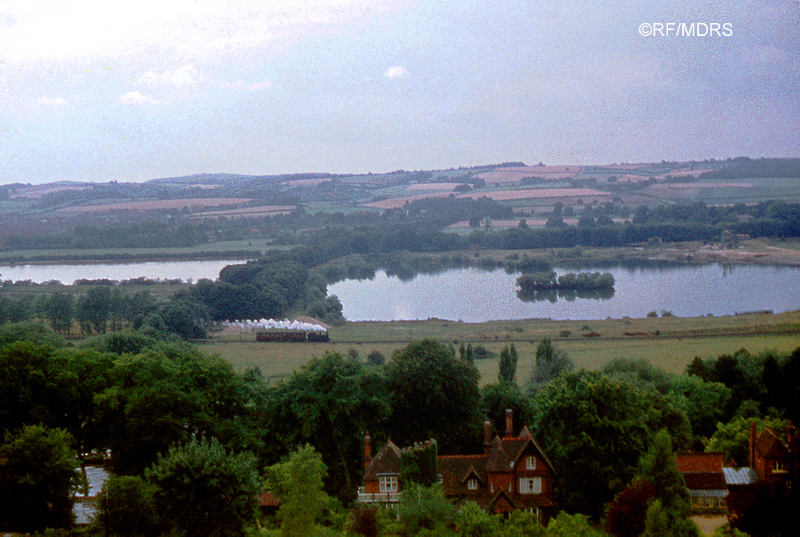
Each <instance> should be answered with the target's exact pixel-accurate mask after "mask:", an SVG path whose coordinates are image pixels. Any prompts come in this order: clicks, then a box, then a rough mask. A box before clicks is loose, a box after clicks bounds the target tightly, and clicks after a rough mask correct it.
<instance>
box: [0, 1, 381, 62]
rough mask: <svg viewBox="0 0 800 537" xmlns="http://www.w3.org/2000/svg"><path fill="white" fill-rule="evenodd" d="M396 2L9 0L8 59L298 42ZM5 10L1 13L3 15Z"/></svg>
mask: <svg viewBox="0 0 800 537" xmlns="http://www.w3.org/2000/svg"><path fill="white" fill-rule="evenodd" d="M381 4H387V6H388V7H389V8H391V6H392V4H393V2H392V1H391V0H349V1H343V0H315V1H314V2H308V1H307V0H263V1H259V2H253V1H251V0H169V1H164V0H139V1H137V2H108V1H107V0H70V1H68V2H67V1H64V0H38V1H34V0H4V1H3V2H2V3H1V4H0V8H2V10H3V12H4V14H6V13H7V14H8V15H5V17H4V18H3V19H0V27H2V29H3V31H2V32H0V50H2V51H3V59H4V60H5V61H13V62H26V61H40V60H48V61H62V60H67V59H86V58H88V57H118V56H122V55H130V54H135V53H138V52H144V53H146V54H148V55H150V56H152V54H153V52H166V53H167V54H172V55H175V54H177V55H179V56H183V57H203V56H205V55H206V54H209V53H214V52H218V51H232V50H242V49H245V48H251V47H258V46H262V45H264V44H266V43H272V42H275V41H276V40H278V39H293V38H294V37H296V35H297V33H298V29H301V28H303V27H305V26H308V25H319V24H325V25H330V26H331V27H335V26H336V25H337V24H338V23H339V22H341V21H345V20H352V19H355V18H358V17H362V16H370V15H371V14H374V13H375V12H378V11H381V10H382V9H383V8H384V7H387V6H383V5H381ZM4 14H0V17H3V16H4Z"/></svg>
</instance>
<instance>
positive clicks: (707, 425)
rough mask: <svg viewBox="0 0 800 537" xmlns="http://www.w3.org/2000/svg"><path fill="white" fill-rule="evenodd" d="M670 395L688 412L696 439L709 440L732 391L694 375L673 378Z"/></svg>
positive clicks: (718, 383) (670, 381) (669, 389)
mask: <svg viewBox="0 0 800 537" xmlns="http://www.w3.org/2000/svg"><path fill="white" fill-rule="evenodd" d="M668 393H669V394H670V395H672V396H673V397H674V398H675V400H676V402H677V403H678V404H679V405H680V406H681V408H683V410H684V411H685V412H686V416H687V417H688V418H689V422H690V423H691V424H692V434H694V435H695V438H697V437H703V438H708V437H709V436H711V435H712V434H713V433H714V430H715V428H716V427H717V424H718V423H719V422H720V421H721V420H722V419H723V418H724V410H725V406H726V405H727V403H728V400H729V399H730V397H731V389H730V388H728V387H727V386H725V385H724V384H722V383H721V382H705V381H703V380H702V379H701V378H700V377H697V376H694V375H677V376H675V377H673V378H671V379H670V380H669V388H668Z"/></svg>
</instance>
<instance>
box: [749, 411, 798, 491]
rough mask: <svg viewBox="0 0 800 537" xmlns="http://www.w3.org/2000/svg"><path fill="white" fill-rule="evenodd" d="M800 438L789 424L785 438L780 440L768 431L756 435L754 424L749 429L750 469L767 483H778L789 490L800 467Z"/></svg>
mask: <svg viewBox="0 0 800 537" xmlns="http://www.w3.org/2000/svg"><path fill="white" fill-rule="evenodd" d="M798 454H800V437H798V435H797V430H796V429H795V428H794V426H793V425H792V424H791V423H790V424H789V427H787V430H786V437H785V438H780V437H779V436H778V435H777V434H775V433H774V432H773V431H771V430H770V429H765V430H764V431H762V432H761V434H759V435H756V429H755V424H752V425H751V427H750V467H751V468H753V469H754V470H755V471H756V472H758V475H759V477H760V478H761V479H762V480H764V481H766V482H767V483H776V482H780V483H783V484H784V485H786V486H787V488H791V486H792V480H793V479H794V478H795V477H796V475H797V470H798V466H800V457H798Z"/></svg>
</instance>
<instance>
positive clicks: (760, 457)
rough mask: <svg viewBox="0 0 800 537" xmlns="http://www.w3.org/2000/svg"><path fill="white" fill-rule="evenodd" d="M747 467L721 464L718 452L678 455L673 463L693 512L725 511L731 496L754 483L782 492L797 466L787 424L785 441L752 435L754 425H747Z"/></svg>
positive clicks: (797, 441) (797, 448)
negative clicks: (780, 487) (776, 487)
mask: <svg viewBox="0 0 800 537" xmlns="http://www.w3.org/2000/svg"><path fill="white" fill-rule="evenodd" d="M749 444H750V453H749V455H750V456H749V466H748V467H743V468H737V467H735V463H733V462H731V463H730V464H729V465H728V466H725V464H724V458H723V457H724V456H723V454H722V453H680V454H678V455H677V458H676V462H677V466H678V471H679V472H680V473H681V475H683V480H684V481H685V482H686V487H687V488H688V489H689V496H690V497H691V504H692V508H693V509H695V510H699V511H702V510H708V509H727V498H728V497H729V496H730V495H731V494H739V493H743V491H746V490H747V489H748V488H749V487H751V486H752V485H754V484H755V483H756V482H759V481H761V482H766V483H770V484H774V483H780V484H783V485H784V486H785V487H786V490H788V489H790V488H791V487H792V480H793V479H795V477H796V475H797V471H798V467H800V457H798V454H800V437H799V436H798V435H797V431H796V430H795V428H794V427H793V426H792V425H791V424H790V425H789V427H788V428H787V431H786V436H785V438H780V437H779V436H778V435H777V434H775V433H774V432H773V431H772V430H770V429H765V430H764V431H762V432H761V434H756V427H755V423H753V424H751V426H750V442H749Z"/></svg>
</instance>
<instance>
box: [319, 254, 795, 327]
mask: <svg viewBox="0 0 800 537" xmlns="http://www.w3.org/2000/svg"><path fill="white" fill-rule="evenodd" d="M556 271H557V272H558V273H559V274H563V273H564V272H569V271H567V270H563V269H556ZM600 271H601V272H611V273H612V274H613V275H614V278H615V282H616V285H615V292H614V295H613V297H611V298H608V299H591V298H575V299H572V300H570V299H565V298H558V297H556V298H555V301H554V302H551V301H549V300H543V301H529V302H526V301H523V300H521V299H520V298H519V297H518V296H517V290H518V288H517V286H516V279H517V277H518V276H519V274H507V273H506V272H504V271H502V270H495V271H492V272H486V271H482V270H478V269H458V270H450V271H447V272H442V273H439V274H434V275H418V276H417V277H416V278H414V279H413V280H411V281H408V282H403V281H401V280H400V279H398V278H396V277H390V276H387V275H386V273H385V272H378V273H376V275H375V278H374V279H372V280H361V281H358V280H347V281H343V282H339V283H337V284H335V285H331V286H329V287H328V294H333V295H337V296H338V297H339V300H340V301H341V302H342V304H343V305H344V311H343V312H344V316H345V317H346V318H347V319H348V320H351V321H358V320H408V319H427V318H432V317H435V318H440V319H451V320H462V321H465V322H483V321H490V320H502V319H531V318H551V319H605V318H608V317H612V318H621V317H626V316H627V317H644V316H646V315H647V314H648V313H649V312H651V311H657V312H659V313H660V312H662V311H669V312H671V313H673V314H674V315H678V316H681V317H697V316H702V315H707V314H713V315H732V314H734V313H737V312H739V313H741V312H746V311H757V310H771V311H774V312H776V313H778V312H783V311H792V310H796V309H800V268H796V267H771V266H757V265H734V266H724V267H723V266H720V265H702V266H684V267H672V268H661V269H654V268H637V269H626V268H613V269H610V270H609V269H601V270H600Z"/></svg>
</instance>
